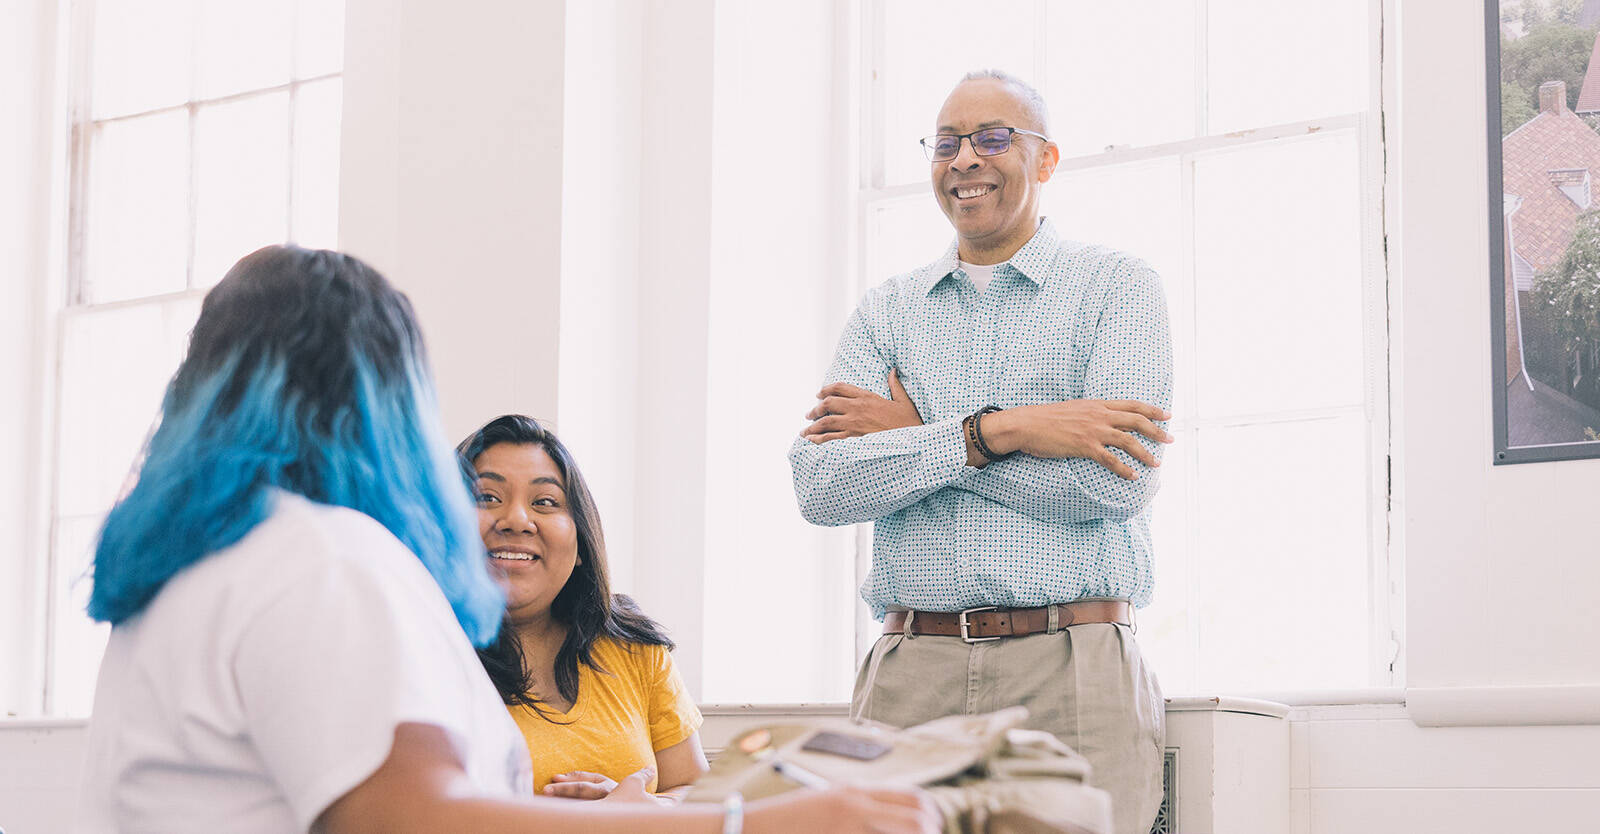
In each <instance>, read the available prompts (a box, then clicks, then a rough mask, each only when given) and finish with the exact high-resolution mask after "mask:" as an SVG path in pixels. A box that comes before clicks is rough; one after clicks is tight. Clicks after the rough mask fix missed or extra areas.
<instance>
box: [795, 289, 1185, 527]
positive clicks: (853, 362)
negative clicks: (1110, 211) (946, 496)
mask: <svg viewBox="0 0 1600 834" xmlns="http://www.w3.org/2000/svg"><path fill="white" fill-rule="evenodd" d="M866 308H867V305H866V303H865V302H864V303H863V307H862V308H858V309H857V310H856V312H855V314H853V315H852V316H851V318H850V321H849V322H848V323H847V324H846V326H845V332H844V334H843V336H842V337H841V338H840V342H839V350H838V351H837V353H836V355H835V359H834V364H833V367H832V369H831V370H830V372H829V375H828V376H829V379H830V380H832V381H831V382H830V383H829V384H828V385H825V386H824V387H823V388H822V390H820V391H818V392H817V400H818V402H817V405H816V407H815V408H813V409H812V411H811V412H810V413H808V414H807V415H806V416H807V419H810V420H813V421H814V422H813V423H812V424H811V425H810V426H809V427H807V429H806V430H805V432H804V433H803V434H802V436H801V437H800V438H797V439H796V440H795V442H794V444H793V445H792V446H791V448H790V453H789V460H790V465H791V467H792V470H793V474H794V481H795V494H796V497H797V499H798V501H799V503H800V509H801V513H802V515H804V516H805V517H806V519H807V520H809V521H811V522H813V523H816V524H851V523H857V522H861V521H870V520H872V519H876V518H881V517H883V516H885V515H888V514H890V513H893V512H896V511H898V510H900V509H903V508H905V507H907V506H910V505H911V504H914V503H916V502H918V501H920V500H922V499H923V498H926V497H927V496H929V495H931V494H933V493H935V492H937V491H939V490H941V489H946V488H954V489H960V490H967V491H970V492H973V493H976V494H978V495H981V496H983V497H985V498H988V499H990V500H993V501H997V502H999V503H1001V504H1004V505H1006V506H1008V507H1010V508H1012V509H1014V510H1016V511H1018V512H1021V513H1023V514H1025V515H1028V516H1030V517H1032V518H1035V519H1038V520H1040V521H1046V522H1052V523H1069V524H1070V523H1080V522H1086V521H1094V520H1098V519H1108V520H1112V521H1124V520H1127V519H1128V518H1131V517H1132V516H1134V515H1136V514H1138V513H1139V512H1141V511H1142V510H1143V509H1144V508H1145V507H1146V506H1148V504H1149V501H1150V499H1151V498H1152V497H1154V494H1155V490H1156V487H1157V485H1158V481H1157V479H1156V478H1155V477H1153V476H1152V472H1151V470H1153V469H1155V468H1157V467H1159V466H1160V458H1161V451H1162V445H1163V444H1164V443H1168V442H1171V438H1170V436H1169V435H1168V434H1167V432H1166V431H1165V429H1164V427H1163V426H1162V425H1161V423H1162V421H1165V420H1167V419H1169V418H1170V415H1169V414H1167V412H1166V411H1165V408H1164V407H1165V406H1166V405H1167V404H1169V403H1170V402H1171V395H1172V349H1171V340H1170V336H1169V334H1168V328H1167V320H1166V311H1165V302H1164V300H1163V299H1162V294H1161V289H1160V284H1159V279H1158V278H1157V277H1156V275H1155V273H1153V272H1151V271H1150V270H1149V269H1147V268H1142V267H1141V268H1139V269H1136V270H1133V271H1132V273H1131V275H1129V276H1128V277H1127V279H1126V280H1124V281H1122V282H1121V283H1119V284H1118V285H1116V286H1115V287H1113V288H1112V289H1111V290H1109V291H1108V292H1107V294H1106V297H1105V300H1104V303H1103V306H1102V307H1100V309H1099V315H1098V326H1097V327H1095V329H1094V338H1093V343H1092V345H1091V347H1090V351H1089V356H1088V360H1087V365H1086V367H1085V368H1084V377H1083V379H1084V383H1083V396H1082V397H1081V398H1076V399H1069V400H1065V401H1061V402H1045V403H1033V404H1024V405H1019V406H1016V407H1013V408H1008V409H1006V410H1004V411H1000V412H996V413H992V414H989V415H987V416H985V417H984V418H983V422H982V429H983V434H984V438H985V440H986V441H987V444H988V446H989V447H990V449H991V451H994V452H995V453H996V454H1002V455H1003V454H1005V453H1007V452H1012V451H1015V452H1018V454H1017V455H1015V456H1013V457H1010V458H1007V459H1005V460H1000V461H995V462H992V463H991V462H989V461H988V460H987V458H985V457H983V456H982V455H981V454H980V453H979V452H978V450H977V449H976V448H974V447H973V444H972V443H971V442H970V440H968V439H967V438H966V435H965V433H964V432H963V431H962V427H961V420H962V418H964V417H965V416H966V415H965V414H960V415H954V416H951V417H949V418H947V419H943V420H939V421H936V422H934V423H931V424H925V423H924V422H923V420H922V417H921V414H920V413H919V411H918V409H917V406H916V404H915V400H914V398H913V397H912V396H911V395H910V394H908V393H907V392H906V389H905V387H904V386H903V385H902V384H901V381H900V379H899V374H898V372H897V370H896V369H895V368H893V367H892V363H891V361H890V360H889V359H887V358H885V353H886V352H885V351H884V350H882V349H881V348H880V347H879V344H878V342H879V340H878V339H876V338H874V333H875V332H881V327H874V326H873V325H874V323H873V322H872V321H869V318H870V312H869V311H868V310H867V309H866ZM1152 311H1154V314H1155V315H1154V319H1153V320H1152ZM919 393H920V395H921V399H922V400H923V401H924V402H925V403H926V402H930V401H933V400H935V399H938V398H936V397H935V396H934V394H935V393H936V392H930V391H921V392H919ZM946 399H948V398H946Z"/></svg>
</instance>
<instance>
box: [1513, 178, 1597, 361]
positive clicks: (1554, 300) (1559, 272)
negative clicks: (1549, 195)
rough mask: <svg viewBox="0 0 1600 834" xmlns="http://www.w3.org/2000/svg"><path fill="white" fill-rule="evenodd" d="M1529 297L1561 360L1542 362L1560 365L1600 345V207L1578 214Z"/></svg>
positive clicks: (1533, 312)
mask: <svg viewBox="0 0 1600 834" xmlns="http://www.w3.org/2000/svg"><path fill="white" fill-rule="evenodd" d="M1528 300H1529V304H1528V306H1529V307H1530V308H1531V309H1530V311H1529V312H1530V313H1532V318H1535V319H1537V320H1538V322H1539V324H1540V325H1543V326H1544V327H1546V328H1548V332H1549V333H1550V334H1551V335H1552V336H1553V337H1554V342H1555V344H1554V345H1553V347H1555V348H1556V349H1557V350H1558V351H1559V353H1558V356H1559V357H1560V359H1557V357H1542V358H1543V359H1544V360H1545V361H1544V362H1541V363H1540V364H1546V363H1548V364H1549V365H1553V366H1554V367H1556V368H1561V367H1564V366H1565V361H1564V359H1565V357H1566V355H1568V354H1571V353H1576V352H1577V351H1578V350H1579V349H1582V348H1587V347H1589V346H1590V345H1594V344H1600V209H1590V210H1589V211H1586V212H1584V213H1583V214H1580V215H1578V220H1577V227H1576V229H1574V231H1573V235H1572V242H1571V243H1570V244H1568V245H1567V251H1566V252H1565V253H1564V254H1563V255H1562V256H1561V260H1560V261H1558V262H1556V264H1555V265H1554V266H1552V267H1550V268H1549V269H1545V270H1542V271H1540V272H1539V275H1538V277H1537V278H1536V279H1535V281H1534V285H1533V292H1532V293H1531V294H1530V296H1529V299H1528ZM1551 360H1556V361H1551ZM1545 381H1546V382H1547V383H1548V382H1549V381H1548V380H1545Z"/></svg>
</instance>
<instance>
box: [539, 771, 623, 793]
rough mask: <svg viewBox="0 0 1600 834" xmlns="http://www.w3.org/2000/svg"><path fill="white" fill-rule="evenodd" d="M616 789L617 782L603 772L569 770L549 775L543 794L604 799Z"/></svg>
mask: <svg viewBox="0 0 1600 834" xmlns="http://www.w3.org/2000/svg"><path fill="white" fill-rule="evenodd" d="M647 769H648V768H647ZM634 775H635V776H637V775H638V774H634ZM630 778H631V777H630ZM616 789H617V783H616V782H614V781H612V780H611V779H609V778H607V777H606V776H605V775H603V774H600V773H590V772H589V771H587V770H569V771H567V772H566V773H557V774H556V775H554V776H552V777H550V784H548V785H545V786H544V795H545V796H562V797H566V798H567V799H605V798H606V797H608V796H610V795H611V792H612V791H614V790H616Z"/></svg>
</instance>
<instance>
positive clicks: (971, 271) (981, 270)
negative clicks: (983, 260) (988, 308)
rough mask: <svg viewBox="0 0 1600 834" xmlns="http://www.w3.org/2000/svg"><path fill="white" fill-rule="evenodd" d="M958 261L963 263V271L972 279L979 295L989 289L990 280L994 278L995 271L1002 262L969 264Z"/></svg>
mask: <svg viewBox="0 0 1600 834" xmlns="http://www.w3.org/2000/svg"><path fill="white" fill-rule="evenodd" d="M957 263H959V264H961V271H962V272H965V273H967V277H968V278H970V279H972V285H973V286H974V287H977V288H978V295H983V294H984V293H985V292H986V291H988V289H989V282H990V281H993V280H994V271H995V270H996V269H999V268H1000V264H969V263H967V262H966V261H957Z"/></svg>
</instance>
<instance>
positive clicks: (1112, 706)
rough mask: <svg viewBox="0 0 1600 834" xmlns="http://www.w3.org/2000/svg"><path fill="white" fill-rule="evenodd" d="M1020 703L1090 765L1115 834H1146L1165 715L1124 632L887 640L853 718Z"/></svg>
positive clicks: (910, 718)
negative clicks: (1109, 808) (1108, 805)
mask: <svg viewBox="0 0 1600 834" xmlns="http://www.w3.org/2000/svg"><path fill="white" fill-rule="evenodd" d="M1016 705H1021V706H1025V707H1027V708H1028V720H1027V722H1026V723H1025V724H1024V725H1023V726H1025V727H1029V728H1033V729H1040V730H1047V731H1049V732H1051V733H1054V734H1055V735H1056V736H1057V737H1058V738H1060V739H1061V740H1062V741H1063V742H1065V743H1066V744H1067V745H1068V746H1070V747H1072V748H1073V749H1074V750H1076V751H1078V752H1079V753H1081V754H1083V756H1084V757H1085V758H1087V759H1088V760H1089V764H1090V765H1091V766H1092V767H1093V770H1092V771H1091V772H1090V774H1089V783H1090V784H1091V785H1094V786H1095V787H1098V788H1100V789H1102V790H1104V791H1106V792H1107V793H1109V794H1110V795H1111V804H1112V822H1113V824H1114V826H1115V831H1116V833H1117V834H1148V832H1149V831H1150V827H1151V825H1152V824H1153V823H1154V822H1155V818H1156V812H1157V810H1159V808H1160V806H1161V759H1162V748H1163V745H1164V744H1165V740H1166V710H1165V703H1164V701H1163V699H1162V696H1161V686H1160V685H1159V684H1158V683H1156V678H1155V675H1154V674H1153V673H1152V672H1151V671H1150V669H1149V667H1147V666H1146V665H1145V663H1144V658H1143V657H1142V656H1141V655H1140V654H1139V646H1138V644H1137V643H1135V642H1134V639H1133V634H1132V632H1130V631H1129V630H1128V629H1127V628H1126V627H1124V626H1119V625H1112V624H1108V623H1088V624H1084V625H1076V626H1071V627H1069V628H1064V629H1062V630H1060V631H1058V632H1056V633H1054V634H1050V633H1044V634H1034V635H1030V636H1027V637H1009V638H1006V639H1003V640H995V641H991V642H984V643H966V642H963V641H962V640H961V638H959V637H938V636H933V635H916V636H907V635H903V634H886V635H884V636H882V637H880V638H878V642H877V643H875V644H874V645H873V647H872V651H871V652H869V653H868V654H867V658H866V660H865V661H864V662H863V663H862V664H861V670H860V672H859V673H858V674H857V675H856V687H855V695H854V697H853V698H852V701H851V708H850V714H851V717H852V718H859V719H866V720H870V721H882V722H884V723H885V724H892V725H894V726H897V727H909V726H912V725H915V724H921V723H923V722H926V721H931V720H933V719H935V718H939V717H942V716H946V715H961V714H966V715H975V714H979V713H985V712H994V711H997V710H1000V709H1004V708H1006V707H1009V706H1016Z"/></svg>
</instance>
